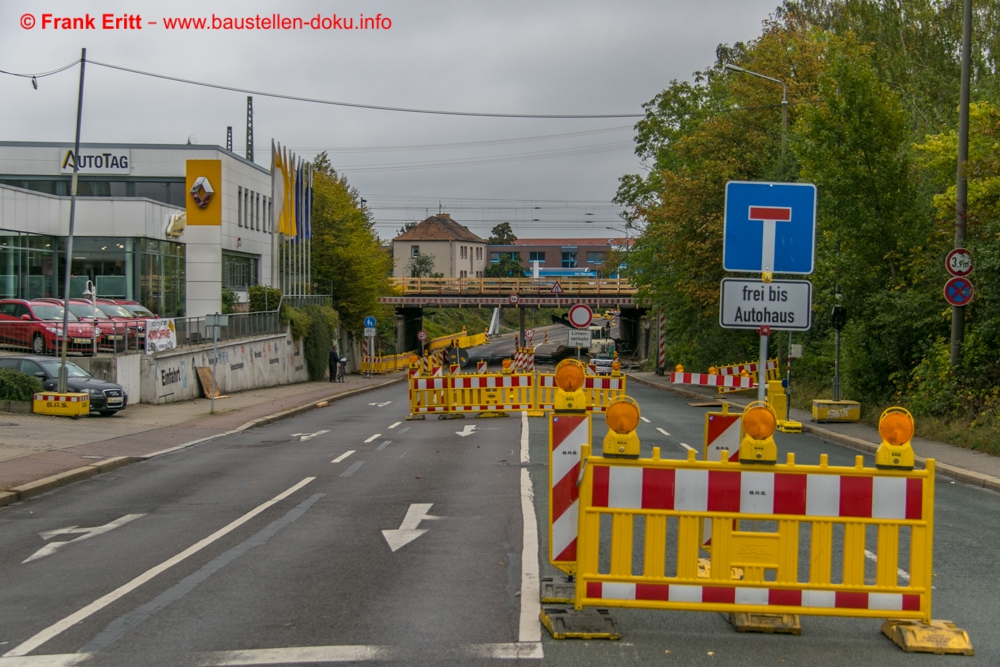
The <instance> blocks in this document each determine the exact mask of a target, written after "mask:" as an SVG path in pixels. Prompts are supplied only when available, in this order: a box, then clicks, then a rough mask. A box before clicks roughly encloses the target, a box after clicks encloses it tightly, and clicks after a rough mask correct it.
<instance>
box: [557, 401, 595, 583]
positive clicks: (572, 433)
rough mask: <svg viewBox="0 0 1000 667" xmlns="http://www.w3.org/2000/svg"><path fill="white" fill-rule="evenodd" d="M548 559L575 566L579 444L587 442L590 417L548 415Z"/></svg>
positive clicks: (566, 567) (568, 569)
mask: <svg viewBox="0 0 1000 667" xmlns="http://www.w3.org/2000/svg"><path fill="white" fill-rule="evenodd" d="M549 443H550V450H549V451H550V454H549V489H550V490H549V494H550V497H549V530H550V534H549V561H550V562H551V563H552V564H553V565H555V566H556V567H559V568H560V569H562V570H563V571H565V572H567V573H568V574H572V573H573V570H574V569H575V567H576V538H577V532H578V525H577V524H578V516H579V512H580V489H579V487H577V485H576V482H577V478H578V477H579V475H580V451H581V447H582V446H583V445H586V444H590V417H589V415H582V416H576V415H572V416H566V415H558V416H557V415H552V416H551V417H549Z"/></svg>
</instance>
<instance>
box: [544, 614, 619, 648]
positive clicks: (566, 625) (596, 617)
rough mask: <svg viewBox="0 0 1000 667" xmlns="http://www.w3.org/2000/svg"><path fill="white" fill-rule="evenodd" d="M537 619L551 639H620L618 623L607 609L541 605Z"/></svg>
mask: <svg viewBox="0 0 1000 667" xmlns="http://www.w3.org/2000/svg"><path fill="white" fill-rule="evenodd" d="M538 620H540V621H541V622H542V625H544V626H545V629H546V630H548V631H549V634H550V635H552V638H553V639H610V640H615V639H621V638H622V635H621V633H620V632H619V631H618V624H617V623H615V619H614V618H612V617H611V613H610V612H609V611H608V610H607V609H594V608H592V607H588V608H587V609H582V610H580V611H576V610H575V609H566V608H565V607H542V611H541V613H540V614H538Z"/></svg>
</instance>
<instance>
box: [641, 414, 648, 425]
mask: <svg viewBox="0 0 1000 667" xmlns="http://www.w3.org/2000/svg"><path fill="white" fill-rule="evenodd" d="M639 419H641V420H642V421H644V422H646V423H647V424H648V423H649V420H648V419H646V418H645V417H641V416H640V417H639Z"/></svg>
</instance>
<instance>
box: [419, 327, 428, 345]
mask: <svg viewBox="0 0 1000 667" xmlns="http://www.w3.org/2000/svg"><path fill="white" fill-rule="evenodd" d="M417 340H419V341H420V342H421V343H422V342H424V341H425V340H427V332H426V331H424V330H423V329H421V330H420V331H418V332H417Z"/></svg>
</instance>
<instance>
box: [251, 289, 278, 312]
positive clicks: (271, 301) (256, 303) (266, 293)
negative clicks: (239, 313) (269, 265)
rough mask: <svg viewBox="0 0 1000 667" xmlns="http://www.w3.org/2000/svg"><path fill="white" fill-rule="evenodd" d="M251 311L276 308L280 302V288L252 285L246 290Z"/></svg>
mask: <svg viewBox="0 0 1000 667" xmlns="http://www.w3.org/2000/svg"><path fill="white" fill-rule="evenodd" d="M247 294H248V297H249V303H250V307H249V310H250V312H251V313H253V312H258V311H262V310H277V309H278V303H280V302H281V290H280V289H278V288H277V287H266V286H264V285H254V286H253V287H251V288H250V289H249V290H247Z"/></svg>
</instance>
